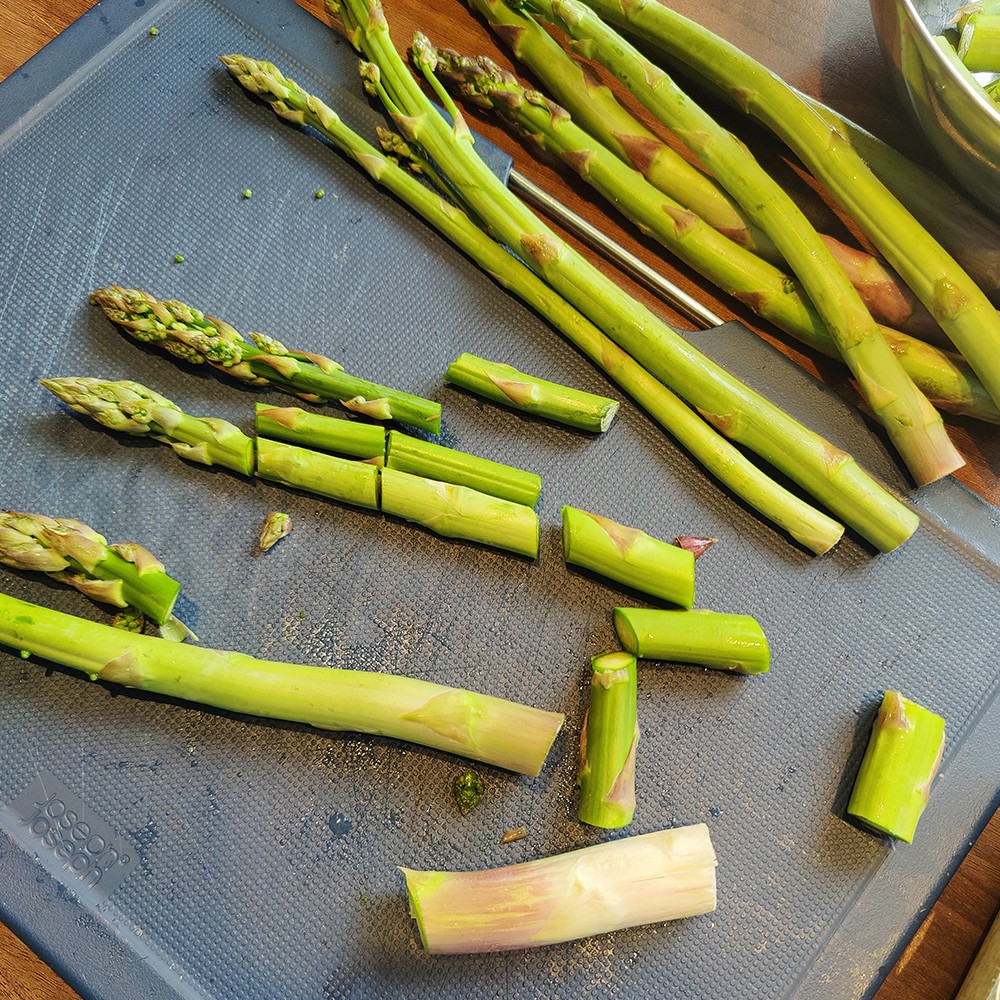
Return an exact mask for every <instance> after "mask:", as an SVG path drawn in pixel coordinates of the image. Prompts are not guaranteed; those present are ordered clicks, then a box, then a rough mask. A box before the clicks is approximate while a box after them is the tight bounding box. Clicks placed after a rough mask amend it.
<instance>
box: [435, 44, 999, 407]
mask: <svg viewBox="0 0 1000 1000" xmlns="http://www.w3.org/2000/svg"><path fill="white" fill-rule="evenodd" d="M546 37H548V36H546ZM434 51H435V59H436V69H437V71H438V72H439V73H440V74H441V76H442V78H443V79H444V80H445V81H446V82H448V83H449V84H450V85H452V86H453V87H455V88H456V89H457V90H458V91H459V93H461V94H462V96H463V97H465V98H466V99H468V100H470V101H472V102H474V103H475V104H476V105H478V106H484V105H485V106H489V107H491V108H493V109H494V110H495V111H497V112H498V113H499V114H500V115H501V116H502V117H503V118H504V119H505V120H506V121H508V122H510V123H512V124H513V125H514V127H515V128H517V129H518V130H519V131H521V132H523V133H525V134H526V135H527V136H528V137H529V138H530V140H531V141H532V142H533V143H537V144H538V145H540V146H541V147H542V148H543V149H545V150H547V151H548V152H550V153H552V154H553V155H554V156H556V157H557V158H558V159H559V161H560V162H561V163H563V164H565V165H567V166H568V167H569V168H571V169H572V170H573V171H574V172H576V173H577V174H578V175H579V176H580V177H582V178H583V179H584V180H585V181H586V182H587V183H588V184H590V185H591V186H592V187H593V188H594V189H595V190H596V191H598V192H599V193H600V194H602V195H603V196H604V197H605V198H607V199H608V201H609V202H611V204H612V205H614V207H615V208H616V209H618V210H619V211H620V212H622V213H623V214H624V215H625V216H626V217H627V218H629V219H631V220H632V221H633V222H635V223H636V225H638V226H639V228H640V229H641V230H642V231H643V232H644V233H645V234H647V235H649V236H652V237H653V238H654V239H656V240H657V241H658V242H660V243H661V244H662V245H663V246H664V247H665V248H667V249H668V250H670V251H671V252H672V253H674V254H676V256H677V257H678V258H679V259H680V260H682V261H684V263H686V264H688V265H689V266H690V267H692V268H693V269H694V270H695V271H697V272H698V273H699V274H701V275H702V276H703V277H705V278H707V279H709V280H710V281H712V282H713V283H714V284H715V285H717V286H718V287H719V288H721V289H722V290H723V291H724V292H726V293H727V294H729V295H732V296H733V297H734V298H736V299H738V300H739V301H740V302H742V303H743V304H744V305H746V306H748V307H749V308H751V309H752V310H753V311H754V312H755V313H756V314H757V315H758V316H760V317H762V318H763V319H766V320H768V321H769V322H771V323H774V324H775V326H777V327H778V328H779V329H781V330H784V331H785V332H786V333H788V334H790V335H791V336H793V337H795V338H796V340H799V341H801V342H802V343H804V344H806V345H807V346H808V347H811V348H812V349H813V350H817V351H820V352H821V353H823V354H825V355H826V356H828V357H833V358H838V359H839V358H840V351H839V350H838V348H837V345H836V343H835V341H834V340H833V338H832V337H831V336H830V332H829V330H828V329H827V327H826V325H825V324H824V322H823V320H822V318H821V317H820V315H819V314H818V313H817V311H816V309H815V307H814V306H813V305H812V303H811V302H810V301H809V299H808V298H807V297H806V296H804V295H801V294H800V293H799V290H798V286H797V284H796V282H795V280H794V279H792V278H791V277H789V276H788V275H787V274H785V273H784V272H782V271H781V270H779V269H778V268H777V267H775V266H774V265H773V264H770V263H768V262H767V261H766V260H763V259H762V258H760V257H757V256H755V255H754V254H752V253H750V252H749V251H747V250H746V249H744V248H741V247H739V246H737V245H735V244H734V243H733V241H732V240H730V239H728V238H727V237H726V236H725V235H723V234H722V233H720V232H717V231H716V230H715V229H713V228H712V227H711V226H709V225H707V224H706V223H705V222H704V221H703V220H702V219H700V218H699V217H698V216H697V215H696V214H694V213H692V212H691V211H690V210H688V209H687V208H685V207H684V206H683V205H682V204H681V203H680V202H679V201H675V200H674V199H673V198H671V197H669V196H668V195H664V194H662V193H661V192H659V191H657V190H656V189H655V188H653V187H652V186H651V185H650V184H648V183H647V182H646V181H645V180H643V178H642V177H640V176H639V175H637V174H636V172H635V170H633V169H631V168H630V167H628V166H627V165H626V164H625V163H623V162H622V161H620V160H619V159H617V158H616V157H615V156H613V155H612V154H611V153H610V152H609V151H608V150H607V149H605V148H603V147H602V146H600V145H599V144H597V143H595V142H594V141H593V139H592V138H591V137H590V136H589V135H588V134H587V133H586V132H584V131H583V130H582V129H580V128H579V127H578V126H577V125H576V123H575V122H574V121H573V119H572V118H570V117H569V116H568V115H567V114H566V112H565V111H564V110H563V109H562V108H561V107H559V106H558V105H554V104H552V102H551V101H549V100H548V99H547V98H546V97H544V96H543V95H542V94H539V93H537V92H533V91H527V90H525V88H523V87H522V86H521V85H520V84H519V83H518V81H517V80H516V78H514V77H513V76H511V75H510V74H509V73H506V72H505V71H504V70H502V69H501V68H500V67H499V66H497V65H496V64H495V63H492V62H491V61H490V60H488V59H485V58H482V57H480V58H467V57H464V56H460V55H458V54H457V53H454V52H452V51H451V50H448V49H435V50H434ZM827 242H828V245H830V243H829V241H827ZM836 257H837V260H838V262H839V263H841V265H842V266H844V265H847V266H850V267H851V268H852V270H854V271H855V272H857V271H858V269H859V268H861V267H863V268H864V272H865V273H866V274H867V275H868V276H869V280H870V281H871V282H872V284H874V285H878V284H880V283H881V279H880V277H879V274H880V273H882V274H884V272H880V271H879V266H878V264H877V262H875V261H874V260H873V259H872V258H868V259H867V261H865V262H864V263H862V262H859V260H858V258H857V256H856V255H855V254H853V253H851V252H850V249H849V248H847V247H840V248H838V249H837V251H836ZM858 280H859V283H860V279H858ZM879 332H880V333H881V335H882V337H883V339H885V340H886V341H887V343H888V344H889V347H890V348H891V349H892V351H893V353H894V354H895V355H896V357H897V358H898V360H899V362H900V364H901V365H902V366H903V368H904V370H905V371H906V373H907V375H909V377H910V378H911V379H912V380H913V382H914V384H915V385H917V386H918V388H920V390H921V392H923V393H924V394H925V395H926V396H927V397H928V399H929V400H930V401H931V402H932V403H933V405H935V406H937V407H938V408H939V409H942V410H946V411H948V412H951V413H961V414H964V415H967V416H975V417H977V418H978V419H983V420H987V421H990V422H1000V410H998V409H997V406H996V404H995V403H994V402H993V400H992V399H991V398H990V396H989V394H988V393H987V392H986V390H985V389H984V388H983V386H982V383H981V382H980V381H979V380H978V378H976V376H975V374H974V373H973V372H972V370H971V369H970V368H969V367H968V365H967V364H966V363H965V362H964V361H963V360H962V359H961V357H960V356H958V355H957V354H955V353H954V352H949V351H944V350H942V349H941V348H939V347H936V346H932V345H930V344H926V343H924V342H923V341H920V340H917V339H915V338H913V337H910V336H909V335H907V334H905V333H902V332H900V331H898V330H893V329H890V328H888V327H879Z"/></svg>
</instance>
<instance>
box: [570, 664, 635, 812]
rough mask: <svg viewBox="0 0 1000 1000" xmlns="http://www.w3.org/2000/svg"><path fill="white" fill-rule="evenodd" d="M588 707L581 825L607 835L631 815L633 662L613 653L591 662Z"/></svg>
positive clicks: (583, 745) (582, 737)
mask: <svg viewBox="0 0 1000 1000" xmlns="http://www.w3.org/2000/svg"><path fill="white" fill-rule="evenodd" d="M590 667H591V678H590V705H589V707H588V709H587V714H586V716H585V717H584V720H583V728H582V729H581V731H580V773H579V776H578V777H577V784H578V785H579V786H580V805H579V809H578V813H577V814H578V816H579V817H580V822H581V823H587V824H589V825H590V826H599V827H603V828H604V829H607V830H615V829H619V828H620V827H623V826H628V825H629V823H631V822H632V817H633V816H634V815H635V752H636V747H637V745H638V743H639V724H638V722H637V721H636V697H637V684H638V678H637V673H636V664H635V657H634V656H633V655H632V654H631V653H623V652H622V651H621V650H616V651H614V652H610V653H602V654H600V655H599V656H594V657H592V658H591V661H590Z"/></svg>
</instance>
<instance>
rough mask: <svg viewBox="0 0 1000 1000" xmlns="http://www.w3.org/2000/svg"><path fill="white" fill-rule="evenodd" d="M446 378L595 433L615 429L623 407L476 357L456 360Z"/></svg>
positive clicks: (493, 399) (495, 400)
mask: <svg viewBox="0 0 1000 1000" xmlns="http://www.w3.org/2000/svg"><path fill="white" fill-rule="evenodd" d="M444 378H445V381H446V382H451V383H452V384H453V385H457V386H459V387H460V388H462V389H468V390H469V392H474V393H476V394H477V395H479V396H484V397H485V398H486V399H491V400H492V401H493V402H495V403H500V404H501V405H503V406H509V407H511V408H512V409H515V410H521V411H522V412H524V413H532V414H534V415H535V416H539V417H545V418H546V419H547V420H554V421H556V422H557V423H560V424H566V425H567V426H569V427H577V428H579V429H580V430H584V431H593V432H595V433H600V432H602V431H606V430H607V429H608V428H609V427H610V426H611V422H612V421H613V420H614V419H615V415H616V414H617V413H618V407H619V406H620V404H619V402H618V400H616V399H609V398H608V397H607V396H598V395H596V394H595V393H592V392H583V391H582V390H580V389H573V388H571V387H570V386H566V385H560V384H559V383H557V382H549V381H547V380H546V379H542V378H538V377H537V376H535V375H527V374H525V373H524V372H522V371H518V369H516V368H513V367H511V366H510V365H505V364H501V363H500V362H497V361H488V360H487V359H486V358H480V357H477V356H476V355H475V354H462V355H460V356H459V357H458V358H456V359H455V360H454V361H453V362H452V363H451V364H450V365H448V370H447V371H446V372H445V375H444Z"/></svg>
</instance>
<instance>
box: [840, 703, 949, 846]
mask: <svg viewBox="0 0 1000 1000" xmlns="http://www.w3.org/2000/svg"><path fill="white" fill-rule="evenodd" d="M943 752H944V719H942V718H941V716H940V715H935V714H934V713H933V712H931V711H929V710H928V709H926V708H923V707H922V706H920V705H918V704H917V703H916V702H913V701H910V700H909V699H907V698H904V697H903V696H902V695H901V694H900V693H899V692H898V691H886V693H885V695H884V697H883V699H882V704H881V706H880V707H879V710H878V715H877V716H876V717H875V722H874V724H873V725H872V732H871V738H870V739H869V741H868V747H867V748H866V750H865V755H864V758H863V759H862V761H861V767H860V768H859V770H858V776H857V778H856V779H855V782H854V788H853V790H852V792H851V798H850V801H849V802H848V804H847V812H848V813H849V814H850V815H851V816H854V817H856V818H857V819H859V820H861V822H862V823H864V824H865V825H867V826H870V827H871V828H872V829H874V830H878V831H879V832H881V833H886V834H888V835H889V836H890V837H895V838H896V839H897V840H902V841H904V842H905V843H907V844H909V843H912V841H913V835H914V833H915V832H916V829H917V821H918V820H919V819H920V817H921V815H922V814H923V811H924V808H925V807H926V805H927V798H928V796H929V795H930V790H931V784H932V783H933V781H934V777H935V775H936V774H937V771H938V767H939V766H940V764H941V754H942V753H943Z"/></svg>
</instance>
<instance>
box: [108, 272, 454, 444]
mask: <svg viewBox="0 0 1000 1000" xmlns="http://www.w3.org/2000/svg"><path fill="white" fill-rule="evenodd" d="M90 301H91V302H93V303H94V304H95V305H98V306H100V307H101V308H102V309H103V310H104V313H105V315H106V316H107V317H108V319H110V320H111V321H112V322H113V323H115V324H117V325H118V326H119V327H121V328H122V329H123V330H125V331H126V332H127V333H128V334H129V335H130V336H132V337H134V338H135V339H136V340H138V341H140V342H142V343H144V344H159V345H160V346H161V347H163V348H164V350H166V351H168V352H169V353H170V354H173V355H174V356H175V357H178V358H181V359H183V360H184V361H189V362H191V363H192V364H203V363H206V362H207V363H208V364H209V365H211V366H212V367H213V368H215V369H216V370H217V371H221V372H223V373H225V374H226V375H230V376H232V377H233V378H237V379H240V380H242V381H244V382H248V383H250V384H253V385H265V384H268V383H273V384H274V385H277V386H279V387H280V388H282V389H284V390H286V391H287V392H291V393H294V394H295V395H297V396H300V397H302V398H303V399H306V400H308V401H310V402H321V401H324V400H336V401H338V402H340V404H341V405H342V406H344V407H345V408H346V409H348V410H351V411H353V412H355V413H361V414H363V415H364V416H367V417H372V418H373V419H375V420H399V421H401V422H402V423H405V424H410V425H411V426H413V427H417V428H419V429H421V430H425V431H429V432H430V433H432V434H437V433H439V432H440V430H441V404H440V403H435V402H434V401H433V400H430V399H423V398H422V397H420V396H413V395H411V394H410V393H408V392H401V391H400V390H398V389H391V388H389V387H387V386H384V385H378V384H377V383H375V382H369V381H367V380H366V379H361V378H357V377H356V376H354V375H348V374H347V372H345V371H344V370H343V368H342V367H341V366H340V365H339V364H338V363H337V362H336V361H332V360H331V359H330V358H326V357H323V356H322V355H320V354H311V353H309V352H306V351H289V350H286V348H285V347H284V345H283V344H281V343H280V342H279V341H277V340H274V339H272V338H270V337H265V336H264V335H263V334H259V333H251V334H249V337H250V339H251V340H252V341H253V343H252V344H248V343H247V342H246V341H245V340H244V339H243V338H242V337H241V336H240V334H239V333H238V332H237V331H236V330H235V329H234V328H233V327H231V326H230V325H229V324H228V323H225V322H223V321H222V320H220V319H215V318H213V317H211V316H206V315H205V314H204V313H202V312H200V311H199V310H197V309H193V308H191V306H188V305H185V304H184V303H183V302H178V301H176V300H173V299H171V300H166V301H160V300H158V299H155V298H153V297H152V296H151V295H149V294H147V293H146V292H143V291H141V290H139V289H136V288H119V287H118V286H116V285H112V286H111V287H109V288H98V289H96V290H95V291H94V292H92V293H91V296H90Z"/></svg>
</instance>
